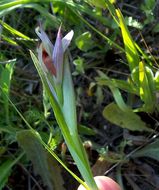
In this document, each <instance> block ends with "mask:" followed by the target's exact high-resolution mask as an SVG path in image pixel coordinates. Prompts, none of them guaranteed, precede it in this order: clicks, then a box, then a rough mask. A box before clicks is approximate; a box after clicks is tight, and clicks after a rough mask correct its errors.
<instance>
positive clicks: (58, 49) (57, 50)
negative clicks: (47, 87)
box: [52, 27, 64, 83]
mask: <svg viewBox="0 0 159 190" xmlns="http://www.w3.org/2000/svg"><path fill="white" fill-rule="evenodd" d="M63 56H64V52H63V47H62V40H61V27H60V28H59V30H58V33H57V38H56V42H55V46H54V50H53V57H52V59H53V63H54V66H55V68H56V73H57V81H56V82H57V83H61V82H62V74H63Z"/></svg>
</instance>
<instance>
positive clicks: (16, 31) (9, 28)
mask: <svg viewBox="0 0 159 190" xmlns="http://www.w3.org/2000/svg"><path fill="white" fill-rule="evenodd" d="M0 24H1V25H2V26H3V27H4V28H5V29H7V30H8V31H9V32H11V33H12V34H15V35H16V36H19V37H21V38H23V39H25V40H31V38H29V37H28V36H26V35H24V34H22V33H21V32H19V31H18V30H16V29H14V28H13V27H11V26H9V25H8V24H7V23H5V22H4V21H2V20H0Z"/></svg>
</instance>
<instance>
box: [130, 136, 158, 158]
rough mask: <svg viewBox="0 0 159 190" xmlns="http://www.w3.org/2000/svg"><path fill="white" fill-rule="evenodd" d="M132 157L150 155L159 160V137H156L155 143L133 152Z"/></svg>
mask: <svg viewBox="0 0 159 190" xmlns="http://www.w3.org/2000/svg"><path fill="white" fill-rule="evenodd" d="M131 157H133V158H137V157H149V158H153V159H155V160H158V161H159V139H156V140H155V141H154V142H153V143H150V144H148V145H147V146H145V147H144V148H142V149H141V150H139V151H137V152H136V153H134V154H132V156H131Z"/></svg>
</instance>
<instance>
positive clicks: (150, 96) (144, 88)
mask: <svg viewBox="0 0 159 190" xmlns="http://www.w3.org/2000/svg"><path fill="white" fill-rule="evenodd" d="M139 83H140V97H141V99H142V100H143V101H144V103H145V104H144V106H143V107H144V110H145V111H146V112H153V111H154V108H155V93H154V91H155V82H154V76H153V72H152V70H151V69H150V68H149V67H147V66H146V67H145V65H144V63H143V62H142V61H141V62H140V63H139Z"/></svg>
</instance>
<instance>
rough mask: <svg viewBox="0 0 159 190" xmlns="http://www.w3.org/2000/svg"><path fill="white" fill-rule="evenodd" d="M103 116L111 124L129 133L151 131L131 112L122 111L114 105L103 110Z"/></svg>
mask: <svg viewBox="0 0 159 190" xmlns="http://www.w3.org/2000/svg"><path fill="white" fill-rule="evenodd" d="M103 116H104V117H105V118H106V119H107V120H108V121H110V122H111V123H113V124H115V125H118V126H120V127H122V128H126V129H129V130H131V131H152V130H151V129H149V128H147V126H146V124H145V123H144V122H143V121H142V120H141V119H140V117H139V116H138V115H136V114H135V113H134V112H133V111H122V110H121V109H120V108H119V107H118V106H117V105H116V104H115V103H111V104H109V105H108V106H106V107H105V108H104V110H103Z"/></svg>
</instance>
